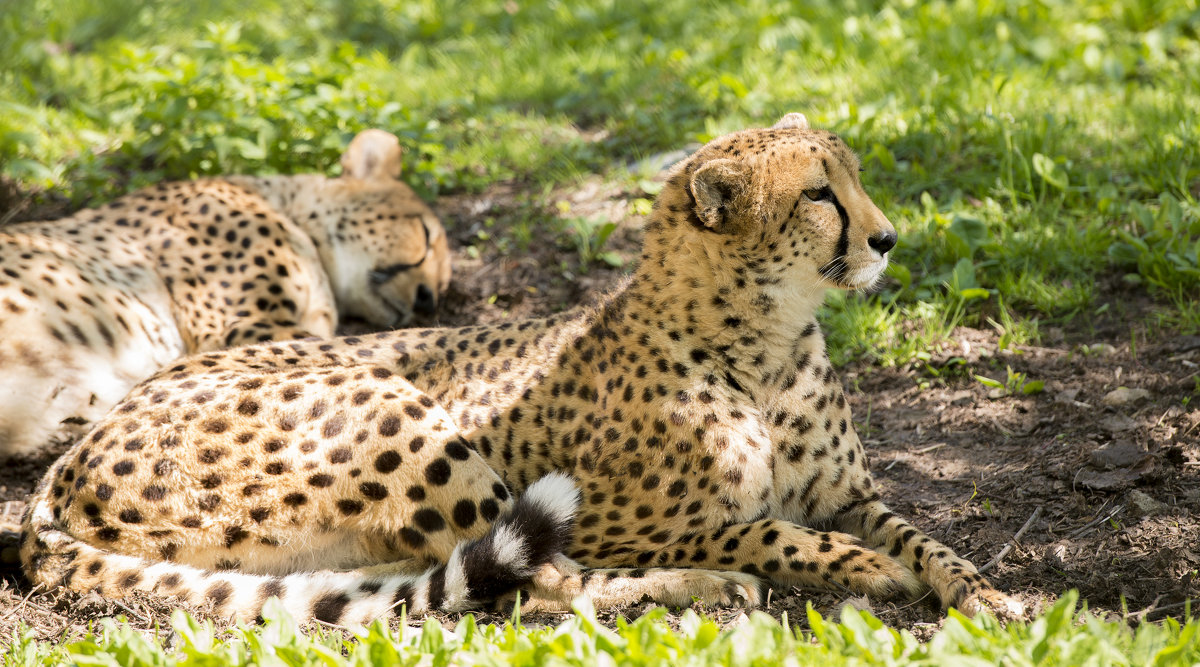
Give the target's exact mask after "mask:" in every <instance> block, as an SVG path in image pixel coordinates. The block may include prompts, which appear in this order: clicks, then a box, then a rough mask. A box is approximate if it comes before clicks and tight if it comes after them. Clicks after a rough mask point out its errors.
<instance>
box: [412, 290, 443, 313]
mask: <svg viewBox="0 0 1200 667" xmlns="http://www.w3.org/2000/svg"><path fill="white" fill-rule="evenodd" d="M413 310H415V311H417V312H418V313H421V314H422V315H432V314H433V311H435V310H437V298H436V297H434V296H433V290H431V289H429V287H427V286H426V285H424V284H421V285H417V302H416V303H414V304H413Z"/></svg>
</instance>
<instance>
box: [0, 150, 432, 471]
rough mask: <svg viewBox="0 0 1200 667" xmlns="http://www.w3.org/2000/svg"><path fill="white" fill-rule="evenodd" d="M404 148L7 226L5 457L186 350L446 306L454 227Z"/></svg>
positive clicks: (167, 187)
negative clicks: (436, 209)
mask: <svg viewBox="0 0 1200 667" xmlns="http://www.w3.org/2000/svg"><path fill="white" fill-rule="evenodd" d="M399 158H400V147H399V143H398V141H397V140H396V138H395V137H394V136H392V135H390V134H388V133H386V132H382V131H380V130H368V131H367V132H363V133H362V134H360V135H359V136H358V137H356V138H355V140H354V141H353V142H352V143H351V145H350V147H349V149H348V150H347V152H346V154H345V156H343V158H342V163H343V177H341V178H335V179H327V178H324V177H322V176H318V175H302V176H276V177H267V178H248V177H227V178H221V179H210V180H200V181H190V182H183V183H166V184H162V185H159V186H157V187H152V188H148V189H145V190H141V191H139V192H135V193H133V194H131V195H128V196H126V197H122V198H120V199H118V200H116V201H114V202H112V203H110V204H108V205H106V206H104V207H101V208H98V209H87V210H83V211H80V212H79V213H76V214H75V215H73V216H71V217H69V218H65V219H61V220H54V221H47V222H30V223H22V224H15V225H9V226H6V227H3V228H0V456H5V455H10V454H28V453H33V452H36V451H38V450H39V449H41V448H43V447H45V446H46V445H47V444H48V443H49V442H50V441H51V440H52V439H55V438H61V437H64V436H67V437H69V436H70V435H78V434H79V433H81V432H82V429H80V428H79V424H81V423H87V422H91V421H94V420H96V419H98V418H99V417H100V416H102V415H103V414H104V413H105V412H106V411H107V410H108V409H109V408H111V407H112V406H113V404H114V403H116V402H117V401H118V400H119V399H120V398H121V397H122V396H124V395H125V393H126V392H128V391H129V389H130V388H132V387H133V385H135V384H136V383H138V382H140V381H141V380H144V379H145V378H147V377H149V376H150V375H151V374H152V373H154V371H156V370H158V369H160V368H162V367H163V366H164V365H165V364H167V363H168V362H170V361H172V360H174V359H176V358H178V357H179V356H181V355H183V354H186V353H194V352H204V351H209V350H216V349H221V348H225V347H229V346H232V345H241V344H246V343H253V342H258V341H268V340H286V339H289V338H298V337H305V336H320V337H325V338H328V337H330V336H332V335H333V334H334V328H335V327H336V325H337V320H338V314H339V312H340V313H341V314H344V315H354V316H359V317H362V318H365V319H367V320H369V321H370V322H372V323H374V324H376V325H378V326H396V325H403V324H406V323H408V321H409V319H410V316H411V314H412V311H413V310H414V308H415V309H416V310H419V311H422V312H426V313H429V312H432V310H433V308H434V306H435V304H436V301H437V295H438V293H440V292H441V291H442V290H444V289H445V287H446V286H447V283H448V281H449V279H450V263H449V261H450V260H449V254H448V248H447V245H446V237H445V232H444V231H443V229H442V226H441V224H440V223H439V221H438V219H437V218H436V217H435V216H434V214H433V212H432V211H431V210H430V209H429V207H428V206H426V205H425V204H424V203H423V202H422V201H421V200H420V199H419V198H418V197H417V196H416V195H415V194H414V193H413V192H412V190H411V189H410V188H409V187H408V186H407V185H405V184H404V183H402V182H400V181H398V180H396V176H398V175H399V170H400V162H399ZM335 304H336V307H335Z"/></svg>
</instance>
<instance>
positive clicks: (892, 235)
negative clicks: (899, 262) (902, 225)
mask: <svg viewBox="0 0 1200 667" xmlns="http://www.w3.org/2000/svg"><path fill="white" fill-rule="evenodd" d="M897 238H898V237H897V236H896V232H880V233H878V234H875V235H874V236H872V237H871V238H869V239H867V245H869V246H871V247H872V248H874V249H875V251H876V252H878V253H879V254H880V255H882V254H884V253H886V252H887V251H889V250H891V249H892V248H895V247H896V239H897Z"/></svg>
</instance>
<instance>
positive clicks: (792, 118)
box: [771, 111, 808, 130]
mask: <svg viewBox="0 0 1200 667" xmlns="http://www.w3.org/2000/svg"><path fill="white" fill-rule="evenodd" d="M771 129H772V130H807V129H808V119H807V118H805V117H804V114H802V113H796V112H795V111H793V112H792V113H789V114H786V115H784V117H783V118H780V119H779V122H778V123H775V124H774V125H772V126H771Z"/></svg>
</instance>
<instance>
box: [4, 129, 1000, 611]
mask: <svg viewBox="0 0 1200 667" xmlns="http://www.w3.org/2000/svg"><path fill="white" fill-rule="evenodd" d="M858 171H859V163H858V160H857V158H856V157H855V156H854V154H853V153H852V152H851V151H850V150H849V149H848V148H847V147H846V146H845V144H843V143H842V142H841V141H840V140H839V139H838V138H837V137H836V136H834V135H833V134H831V133H828V132H821V131H814V130H810V129H809V128H808V124H807V122H806V121H805V120H804V118H803V116H800V115H799V114H789V115H788V116H786V117H784V119H783V120H782V121H780V123H779V124H778V125H776V126H775V127H773V128H769V129H756V130H747V131H743V132H738V133H735V134H731V135H728V136H724V137H720V138H718V139H716V140H714V141H712V142H711V143H709V144H708V145H706V146H704V147H703V148H702V149H700V150H699V151H698V152H697V153H695V154H694V155H693V156H692V157H691V158H689V159H688V160H686V161H685V162H683V163H682V164H680V165H677V166H676V167H674V168H673V170H672V172H671V173H670V175H669V177H668V180H667V183H666V186H665V188H664V189H663V191H662V193H661V195H660V196H659V197H658V200H657V202H656V203H655V207H654V210H653V213H652V214H651V216H650V219H649V221H648V223H647V224H646V228H645V241H644V249H643V251H642V256H641V262H640V264H639V266H638V268H637V270H636V272H635V274H634V275H633V276H631V277H630V278H628V279H627V280H626V281H624V282H623V283H622V284H621V285H619V286H617V287H616V288H615V289H614V290H613V291H612V292H611V293H609V294H608V295H607V296H605V297H603V298H602V299H601V301H600V302H599V304H598V305H595V306H592V307H586V308H577V309H575V310H572V311H568V312H566V313H564V314H561V315H556V316H553V317H549V318H546V319H540V320H529V321H524V322H520V323H503V324H500V325H493V326H476V327H466V328H461V329H421V330H405V331H392V332H387V333H380V334H376V335H371V336H366V337H348V338H340V339H334V340H328V341H300V342H291V343H279V344H264V345H256V346H250V347H244V348H238V349H232V350H228V351H223V352H212V353H208V354H202V355H199V356H193V357H190V358H188V359H185V360H183V361H181V362H179V363H178V364H176V365H174V366H172V367H170V368H167V369H165V370H163V371H162V372H160V373H159V374H158V375H156V376H155V377H154V378H152V379H151V380H149V381H147V382H145V383H143V384H142V385H140V386H139V387H138V388H136V389H135V390H134V391H133V392H132V393H131V394H130V395H129V396H128V397H126V398H125V399H124V400H123V401H122V402H121V403H120V404H118V405H117V406H116V408H115V409H114V410H113V411H112V412H111V413H110V414H109V415H108V416H107V417H106V418H105V419H104V420H102V421H101V422H100V423H99V424H97V425H96V426H95V428H94V429H93V431H92V432H91V433H90V434H89V435H88V436H87V437H85V438H84V439H83V440H82V441H80V442H79V443H78V444H77V445H76V446H75V448H74V449H72V450H71V451H70V452H68V453H67V454H66V455H64V457H63V458H62V459H61V460H60V461H59V462H58V463H57V464H56V465H55V466H54V467H53V468H52V470H51V471H50V472H49V473H48V474H47V476H46V478H45V479H44V480H43V481H42V483H41V486H40V487H39V489H38V491H37V493H36V495H35V496H34V498H33V499H32V500H31V513H30V514H29V516H28V518H27V520H26V522H25V524H24V533H23V536H24V543H23V547H22V558H23V562H24V564H25V568H26V571H27V572H28V574H29V576H30V577H31V578H32V579H33V580H34V581H36V582H39V583H42V584H44V585H48V586H65V587H68V588H71V589H74V590H89V589H95V590H99V591H101V592H102V593H103V594H104V595H107V596H113V597H116V596H121V595H124V594H126V593H128V592H129V591H131V590H144V591H153V592H155V593H157V594H164V595H175V596H179V597H182V598H185V599H187V600H190V601H192V602H195V603H206V602H207V603H211V604H212V605H213V608H214V611H215V613H217V614H220V615H232V616H236V617H239V618H248V619H252V618H254V617H255V616H256V615H257V614H258V613H259V610H260V609H261V606H262V604H263V601H264V600H265V599H267V598H268V597H271V596H275V597H279V598H280V599H281V600H282V601H283V603H284V604H285V605H286V606H287V607H288V608H289V609H290V610H291V611H292V613H293V614H295V615H297V616H300V617H310V616H313V617H316V618H319V619H322V620H326V621H330V622H335V623H349V622H365V621H368V620H370V619H371V618H374V617H375V616H376V615H378V614H381V613H384V612H385V611H387V610H388V609H391V608H394V606H395V605H397V604H398V603H399V602H404V603H405V604H406V605H407V608H408V610H409V612H410V613H416V612H421V611H424V610H429V609H445V610H448V609H464V608H470V607H473V606H478V605H480V604H485V603H487V601H488V600H496V599H502V598H504V597H505V596H508V595H512V594H513V592H514V589H517V588H523V589H524V590H525V592H526V595H524V596H522V599H524V600H527V602H526V604H527V605H528V606H529V607H530V608H543V609H555V608H564V607H566V606H567V605H569V603H570V601H571V599H572V598H573V597H574V596H576V595H579V594H587V595H589V596H591V598H592V599H593V601H594V602H595V604H596V605H597V606H599V607H605V606H613V605H622V604H628V603H632V602H637V601H639V600H642V599H643V598H647V597H648V598H650V599H653V600H656V601H658V602H661V603H664V604H671V605H688V604H690V603H691V602H692V600H693V599H695V598H699V599H701V600H704V601H706V602H711V603H717V604H728V603H738V602H741V603H744V604H750V605H755V604H759V603H761V602H762V601H763V600H764V597H765V586H766V585H769V586H772V587H775V588H776V589H777V590H778V591H781V592H786V591H789V590H790V589H791V587H793V586H801V587H819V588H832V589H837V590H845V589H848V590H850V591H854V592H855V593H865V594H868V595H874V596H889V595H894V594H897V593H901V594H905V595H910V596H911V595H915V594H917V593H918V592H920V591H921V590H923V589H925V588H926V587H928V588H932V589H933V591H934V592H935V593H936V594H937V595H938V596H939V598H940V599H941V601H942V602H943V603H944V604H945V605H965V609H966V610H967V611H968V612H975V611H978V610H979V609H982V608H985V607H987V606H989V605H990V606H993V607H995V608H997V609H998V610H999V611H1000V612H1002V613H1010V614H1011V613H1019V611H1020V606H1019V604H1017V603H1015V601H1012V600H1011V599H1010V598H1008V597H1007V596H1004V595H1003V594H1002V593H999V592H997V591H995V590H994V589H993V588H992V587H991V586H990V585H989V583H988V582H987V580H985V579H984V578H983V577H982V576H980V575H979V574H978V573H977V572H976V570H975V567H974V566H972V565H971V564H970V563H969V562H967V561H966V560H964V559H962V558H959V557H958V556H956V555H955V554H954V552H953V551H951V550H950V549H949V548H948V547H946V546H944V545H942V544H939V543H938V542H936V541H934V540H933V539H931V538H930V537H928V536H927V535H925V534H924V533H922V532H921V531H920V530H918V529H917V528H915V527H914V526H912V525H911V524H910V523H908V522H907V521H905V520H904V519H903V518H901V517H899V516H897V515H896V514H894V513H893V512H891V511H889V510H888V508H887V506H885V505H884V503H883V502H882V501H881V499H880V496H879V493H878V492H877V491H876V489H875V487H874V485H873V482H872V479H871V475H870V473H869V471H868V467H867V462H866V457H865V454H864V451H863V447H862V444H861V443H860V441H859V438H858V437H857V435H856V433H855V431H854V427H853V425H852V423H851V420H850V412H849V407H848V405H847V402H846V398H845V396H844V395H843V392H842V386H841V384H840V381H839V380H838V378H837V376H836V375H835V373H834V370H833V368H832V366H831V365H830V362H829V360H828V358H827V356H826V353H825V346H824V340H823V338H822V335H821V332H820V329H819V327H818V326H817V322H816V319H815V313H816V310H817V308H818V306H819V305H820V303H821V301H822V298H823V294H824V292H825V291H826V290H827V289H829V288H843V289H854V288H861V287H865V286H867V285H870V284H871V283H873V282H874V281H875V280H876V279H877V278H878V276H879V275H880V272H881V271H882V270H883V269H884V267H885V266H886V263H887V259H886V253H887V251H888V250H890V249H891V247H892V246H893V245H894V244H895V241H896V235H895V232H894V231H893V229H892V226H891V224H890V223H889V222H888V220H887V219H886V218H885V217H884V216H883V214H882V213H880V211H879V210H878V209H877V208H876V207H875V205H874V204H873V203H872V202H871V200H870V199H869V198H868V197H867V195H866V193H865V192H864V191H863V188H862V185H861V184H860V182H859V178H858ZM568 476H569V477H568ZM576 489H578V492H577V491H576ZM514 493H515V494H516V497H518V498H519V500H515V501H514V496H513V495H511V494H514ZM577 494H578V495H577ZM577 502H578V503H579V506H578V509H576V503H577ZM493 571H494V572H497V573H500V574H498V575H496V576H490V575H488V574H487V573H489V572H493Z"/></svg>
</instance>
